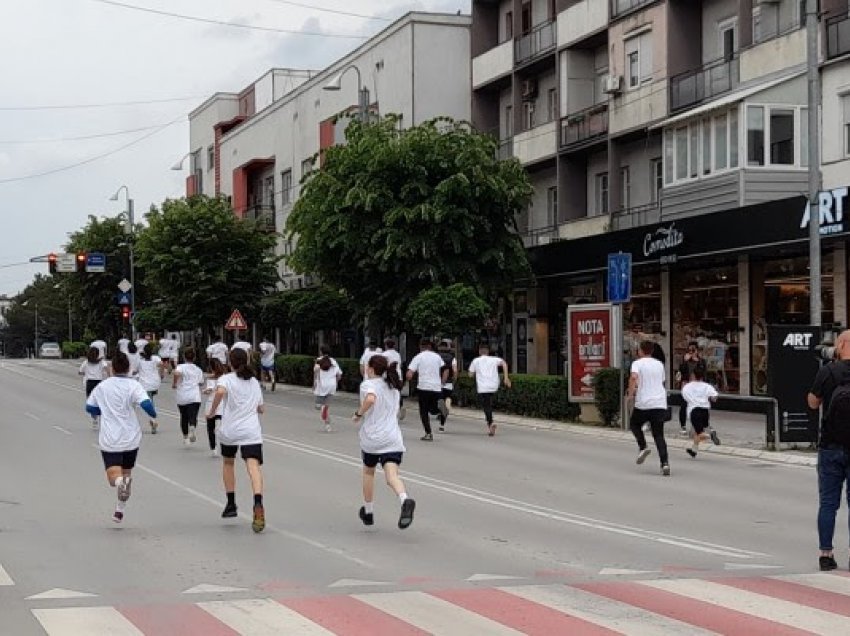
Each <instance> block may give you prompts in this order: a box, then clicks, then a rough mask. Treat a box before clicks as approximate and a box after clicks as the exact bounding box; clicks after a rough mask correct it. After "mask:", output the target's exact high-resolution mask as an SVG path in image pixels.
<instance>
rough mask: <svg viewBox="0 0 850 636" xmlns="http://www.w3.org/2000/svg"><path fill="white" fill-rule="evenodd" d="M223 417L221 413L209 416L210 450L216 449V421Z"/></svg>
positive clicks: (208, 436) (208, 435)
mask: <svg viewBox="0 0 850 636" xmlns="http://www.w3.org/2000/svg"><path fill="white" fill-rule="evenodd" d="M220 419H221V415H216V416H215V417H213V418H207V438H208V439H209V441H210V450H215V423H216V421H217V420H220Z"/></svg>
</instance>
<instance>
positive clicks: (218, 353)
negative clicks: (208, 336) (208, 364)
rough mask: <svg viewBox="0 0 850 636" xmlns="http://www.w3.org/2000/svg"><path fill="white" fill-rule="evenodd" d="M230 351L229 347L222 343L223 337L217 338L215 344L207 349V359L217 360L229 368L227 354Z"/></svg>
mask: <svg viewBox="0 0 850 636" xmlns="http://www.w3.org/2000/svg"><path fill="white" fill-rule="evenodd" d="M228 351H229V349H228V348H227V345H226V344H224V343H223V342H222V341H221V336H216V337H215V339H214V340H213V343H212V344H211V345H210V346H209V347H207V357H208V358H215V359H216V360H218V361H219V362H221V363H222V364H223V365H224V366H227V353H228Z"/></svg>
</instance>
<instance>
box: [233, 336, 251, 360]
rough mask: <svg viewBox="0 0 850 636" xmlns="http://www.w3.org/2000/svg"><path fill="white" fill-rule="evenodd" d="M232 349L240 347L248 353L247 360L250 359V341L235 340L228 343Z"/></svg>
mask: <svg viewBox="0 0 850 636" xmlns="http://www.w3.org/2000/svg"><path fill="white" fill-rule="evenodd" d="M234 349H242V350H243V351H244V352H245V353H247V354H248V360H250V359H251V351H252V349H253V347H252V346H251V343H250V342H246V341H245V340H237V341H236V342H234V343H233V344H232V345H230V350H231V351H233V350H234Z"/></svg>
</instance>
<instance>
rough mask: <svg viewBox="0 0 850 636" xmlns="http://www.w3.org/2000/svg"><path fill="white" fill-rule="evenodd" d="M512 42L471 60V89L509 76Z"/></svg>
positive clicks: (512, 61) (509, 41) (512, 64)
mask: <svg viewBox="0 0 850 636" xmlns="http://www.w3.org/2000/svg"><path fill="white" fill-rule="evenodd" d="M512 51H513V42H512V41H511V40H508V41H507V42H504V43H502V44H500V45H499V46H496V47H494V48H492V49H490V50H489V51H487V52H486V53H482V54H481V55H478V56H476V57H474V58H472V88H474V89H477V88H480V87H482V86H484V85H486V84H489V83H490V82H493V81H494V80H497V79H499V78H501V77H505V76H508V75H510V74H511V71H512V70H513V67H514V59H513V57H512Z"/></svg>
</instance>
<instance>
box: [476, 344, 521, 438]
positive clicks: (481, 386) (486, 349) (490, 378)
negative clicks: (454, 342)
mask: <svg viewBox="0 0 850 636" xmlns="http://www.w3.org/2000/svg"><path fill="white" fill-rule="evenodd" d="M499 369H501V370H502V372H503V373H504V378H505V386H506V387H507V388H511V378H510V376H509V375H508V363H507V362H505V361H504V360H502V359H501V358H497V357H495V356H491V355H490V345H488V344H487V343H486V342H482V343H481V344H480V345H478V357H477V358H475V359H474V360H473V361H472V363H471V364H470V365H469V375H471V376H472V377H474V378H475V388H476V389H477V390H478V401H479V402H480V403H481V408H483V409H484V418H485V419H486V420H487V434H488V435H489V436H490V437H493V436H494V435H495V434H496V425H495V424H494V423H493V396H494V395H495V394H496V391H498V390H499Z"/></svg>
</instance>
